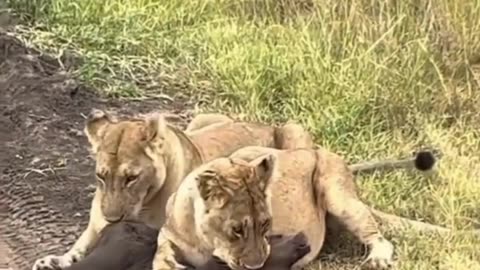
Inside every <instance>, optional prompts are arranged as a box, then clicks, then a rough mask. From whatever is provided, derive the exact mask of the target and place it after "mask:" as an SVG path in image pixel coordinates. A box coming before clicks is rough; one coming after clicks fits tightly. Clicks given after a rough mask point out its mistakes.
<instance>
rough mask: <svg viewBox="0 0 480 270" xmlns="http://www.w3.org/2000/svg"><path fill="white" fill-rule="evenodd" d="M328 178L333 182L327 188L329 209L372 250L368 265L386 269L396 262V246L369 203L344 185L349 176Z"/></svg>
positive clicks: (326, 195)
mask: <svg viewBox="0 0 480 270" xmlns="http://www.w3.org/2000/svg"><path fill="white" fill-rule="evenodd" d="M337 177H338V178H337V179H335V176H333V177H331V178H330V179H328V180H326V181H328V182H330V183H329V184H330V185H329V186H328V187H326V188H325V202H326V206H327V211H328V212H329V213H330V214H332V215H334V216H335V217H337V219H338V220H339V221H340V222H342V223H343V224H344V225H345V226H346V228H347V229H348V231H350V232H351V233H353V234H354V235H355V236H356V237H357V238H358V239H359V240H360V241H361V242H362V243H363V244H365V245H367V246H368V247H369V249H370V253H369V255H368V257H367V259H366V261H365V262H366V263H367V265H368V266H370V267H373V268H376V269H387V268H390V267H392V266H393V264H394V261H393V253H394V246H393V244H392V243H391V242H390V241H388V240H387V239H386V238H385V237H384V236H383V235H382V233H381V232H380V230H379V228H378V226H377V223H376V221H375V219H374V217H373V215H372V213H371V211H370V209H369V207H368V206H367V205H365V203H363V202H362V201H361V200H360V199H359V198H358V197H357V195H356V194H355V191H353V190H350V189H349V188H345V185H344V183H345V181H350V180H351V179H348V177H346V178H345V177H343V176H337Z"/></svg>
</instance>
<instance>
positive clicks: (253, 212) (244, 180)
mask: <svg viewBox="0 0 480 270" xmlns="http://www.w3.org/2000/svg"><path fill="white" fill-rule="evenodd" d="M274 161H275V158H274V157H273V156H272V155H266V156H262V157H259V158H257V159H255V160H253V161H251V162H246V161H243V160H239V159H231V158H219V159H215V160H213V161H211V162H209V163H208V164H205V165H206V166H204V168H205V169H202V170H201V171H200V172H199V174H198V176H197V178H196V181H197V187H198V191H199V194H200V198H199V199H198V200H200V201H201V203H200V205H202V207H201V208H203V209H200V210H201V211H202V213H201V214H200V215H196V219H199V220H198V221H197V226H198V228H197V229H199V230H200V231H201V233H202V235H203V237H202V238H203V239H204V240H206V241H208V242H209V245H210V246H212V247H213V248H214V251H213V254H214V255H215V256H218V257H219V258H220V259H222V260H223V261H225V262H227V263H228V265H229V266H230V268H232V269H243V268H246V269H259V268H261V267H262V266H263V264H264V263H265V261H266V259H267V258H268V256H269V254H270V246H269V244H268V242H267V238H266V236H267V233H268V232H269V231H270V229H271V226H272V216H271V208H270V199H269V197H268V192H267V191H268V185H269V183H270V179H271V175H272V171H273V169H274Z"/></svg>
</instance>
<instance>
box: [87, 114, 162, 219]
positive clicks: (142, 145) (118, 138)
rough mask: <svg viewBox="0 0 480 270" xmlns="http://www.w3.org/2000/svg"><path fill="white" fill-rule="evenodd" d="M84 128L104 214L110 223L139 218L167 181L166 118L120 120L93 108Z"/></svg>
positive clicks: (155, 116) (155, 115) (153, 116)
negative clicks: (94, 167) (100, 193)
mask: <svg viewBox="0 0 480 270" xmlns="http://www.w3.org/2000/svg"><path fill="white" fill-rule="evenodd" d="M84 131H85V134H86V135H87V138H88V141H89V142H90V144H91V148H92V152H93V154H94V155H95V160H96V178H97V182H98V185H99V188H100V190H101V191H102V194H103V196H102V200H101V210H102V212H103V215H104V216H105V218H106V220H107V221H108V222H111V223H114V222H118V221H120V220H124V219H136V217H138V215H139V213H140V212H141V210H142V205H143V203H144V202H145V201H147V200H148V199H149V197H150V196H152V195H153V194H155V193H156V192H157V191H158V190H159V189H160V188H161V187H162V185H163V183H164V181H165V177H166V164H165V163H166V161H165V156H164V155H163V154H164V152H165V143H164V142H165V134H166V132H167V123H166V121H165V119H164V118H163V116H162V115H160V114H154V115H152V116H148V117H145V118H141V119H140V118H132V119H127V120H117V119H116V118H114V117H113V116H111V115H109V114H108V113H106V112H104V111H101V110H96V109H94V110H92V112H91V113H90V115H89V116H88V119H87V121H86V125H85V129H84Z"/></svg>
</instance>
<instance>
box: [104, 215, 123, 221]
mask: <svg viewBox="0 0 480 270" xmlns="http://www.w3.org/2000/svg"><path fill="white" fill-rule="evenodd" d="M124 217H125V215H121V216H117V217H105V219H106V220H107V221H108V222H109V223H118V222H120V221H122V220H123V218H124Z"/></svg>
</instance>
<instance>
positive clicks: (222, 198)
mask: <svg viewBox="0 0 480 270" xmlns="http://www.w3.org/2000/svg"><path fill="white" fill-rule="evenodd" d="M327 212H328V213H329V214H331V215H333V216H334V217H336V218H337V219H338V220H339V221H340V222H342V223H343V224H344V225H345V226H346V228H347V229H348V230H349V231H350V232H352V233H353V234H354V235H355V236H356V237H358V238H359V240H360V241H361V242H362V243H364V244H366V245H368V246H369V248H370V253H369V256H368V264H369V265H370V266H373V267H376V268H388V267H389V266H391V265H392V260H393V258H392V257H393V251H394V247H393V245H392V244H391V243H390V242H389V241H388V240H386V239H385V238H384V237H383V236H382V234H381V232H380V231H379V230H378V229H377V224H376V221H375V220H374V218H373V216H372V214H371V212H370V210H369V207H368V206H367V205H365V204H364V203H363V202H362V201H361V200H360V199H359V198H358V196H357V191H356V187H355V184H354V182H353V174H352V172H351V170H349V167H348V166H347V164H346V163H345V162H344V160H343V159H342V158H341V157H340V156H338V155H336V154H334V153H331V152H329V151H326V150H324V149H321V148H319V149H317V150H313V149H296V150H278V149H272V148H267V147H246V148H242V149H240V150H238V151H236V152H235V153H233V154H232V155H231V156H230V157H222V158H218V159H214V160H212V161H210V162H208V163H205V164H203V165H202V166H200V167H198V168H197V169H195V170H194V171H192V172H191V173H190V174H189V175H188V176H187V177H186V179H185V180H184V181H183V182H182V184H181V185H180V187H179V188H178V190H177V192H176V193H174V194H173V195H172V196H171V197H170V199H169V202H168V208H167V220H166V222H165V224H164V226H163V227H162V228H161V231H160V233H159V236H158V247H157V251H156V254H155V257H154V262H153V270H171V269H177V268H178V267H180V264H179V263H178V262H177V261H176V260H175V257H174V255H173V254H174V252H173V246H178V247H179V248H180V250H181V252H182V253H183V254H184V257H185V258H188V260H189V262H188V263H190V264H193V265H195V266H198V265H202V264H204V263H205V261H207V260H208V258H209V257H210V256H211V255H212V254H213V255H214V256H217V257H219V258H221V259H222V260H223V261H225V262H227V263H228V265H229V267H230V268H232V269H244V268H246V269H259V268H261V267H262V266H263V265H264V263H265V260H266V259H267V258H268V256H269V254H270V246H269V244H268V243H267V241H266V237H267V235H268V234H270V233H273V234H295V233H298V232H303V233H305V234H306V236H307V239H308V242H309V244H310V246H311V252H310V253H309V254H308V255H306V256H305V257H304V258H302V259H301V260H300V261H298V262H297V263H296V264H295V265H294V268H296V269H298V268H301V267H303V266H305V265H306V264H307V263H308V262H310V261H312V260H313V259H314V258H315V257H316V256H317V255H318V254H319V252H320V249H321V248H322V245H323V241H324V237H325V227H326V214H327Z"/></svg>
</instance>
